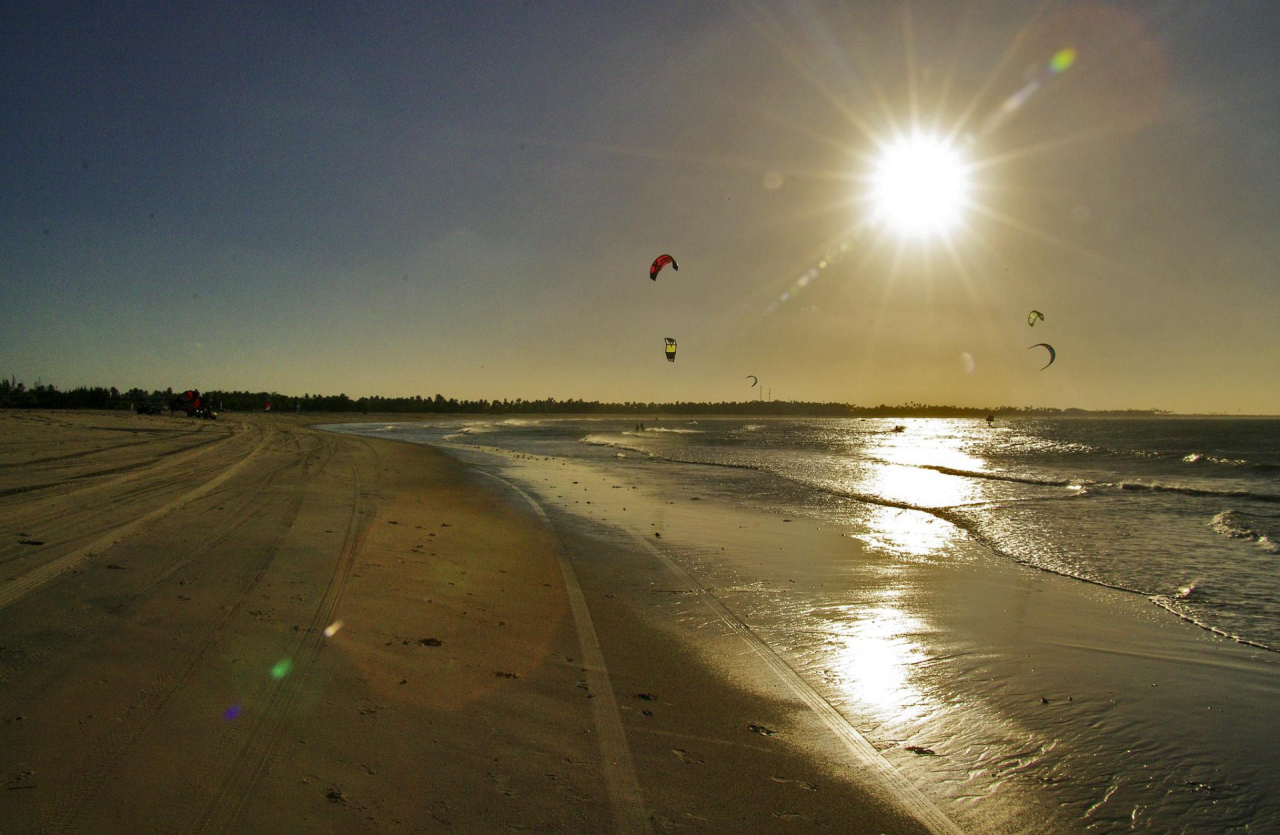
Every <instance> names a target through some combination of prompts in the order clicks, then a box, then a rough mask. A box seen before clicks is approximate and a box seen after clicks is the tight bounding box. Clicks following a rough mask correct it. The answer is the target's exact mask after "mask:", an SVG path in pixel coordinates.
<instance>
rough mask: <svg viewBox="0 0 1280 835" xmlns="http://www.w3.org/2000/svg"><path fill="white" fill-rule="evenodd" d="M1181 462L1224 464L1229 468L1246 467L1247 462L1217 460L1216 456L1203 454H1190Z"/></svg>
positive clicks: (1230, 459) (1235, 459)
mask: <svg viewBox="0 0 1280 835" xmlns="http://www.w3.org/2000/svg"><path fill="white" fill-rule="evenodd" d="M1182 460H1183V461H1184V462H1186V463H1188V464H1203V463H1209V464H1225V465H1227V466H1229V467H1247V466H1248V465H1249V462H1248V461H1245V460H1243V459H1240V458H1219V457H1218V456H1216V455H1206V454H1205V453H1203V452H1192V453H1189V454H1187V455H1184V456H1182Z"/></svg>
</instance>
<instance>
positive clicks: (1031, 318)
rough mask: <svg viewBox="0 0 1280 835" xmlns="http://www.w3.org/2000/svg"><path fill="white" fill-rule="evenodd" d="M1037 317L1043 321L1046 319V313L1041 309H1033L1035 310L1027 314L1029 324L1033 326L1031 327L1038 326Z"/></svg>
mask: <svg viewBox="0 0 1280 835" xmlns="http://www.w3.org/2000/svg"><path fill="white" fill-rule="evenodd" d="M1037 319H1039V320H1040V321H1041V322H1043V321H1044V314H1043V313H1041V312H1040V311H1038V310H1033V311H1031V312H1030V313H1028V314H1027V324H1028V325H1030V326H1031V327H1033V328H1034V327H1035V326H1036V320H1037Z"/></svg>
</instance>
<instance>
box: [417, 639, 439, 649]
mask: <svg viewBox="0 0 1280 835" xmlns="http://www.w3.org/2000/svg"><path fill="white" fill-rule="evenodd" d="M418 643H419V644H420V645H422V646H424V647H442V646H444V641H442V640H440V639H439V638H420V639H419V640H418Z"/></svg>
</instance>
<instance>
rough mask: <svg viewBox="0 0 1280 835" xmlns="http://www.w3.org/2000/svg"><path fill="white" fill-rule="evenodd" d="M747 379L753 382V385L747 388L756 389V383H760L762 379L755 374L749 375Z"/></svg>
mask: <svg viewBox="0 0 1280 835" xmlns="http://www.w3.org/2000/svg"><path fill="white" fill-rule="evenodd" d="M747 379H749V380H751V385H750V386H748V387H747V388H755V387H756V383H758V382H760V378H759V377H757V376H756V375H754V374H748V375H747Z"/></svg>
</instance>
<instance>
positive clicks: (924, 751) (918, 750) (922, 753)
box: [907, 745, 938, 757]
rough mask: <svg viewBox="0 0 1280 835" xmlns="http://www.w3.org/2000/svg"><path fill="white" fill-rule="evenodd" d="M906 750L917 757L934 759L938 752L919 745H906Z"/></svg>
mask: <svg viewBox="0 0 1280 835" xmlns="http://www.w3.org/2000/svg"><path fill="white" fill-rule="evenodd" d="M907 750H908V751H910V752H911V753H913V754H915V755H916V756H917V757H936V756H938V752H937V751H934V750H933V749H932V748H925V747H923V746H920V745H908V746H907Z"/></svg>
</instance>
